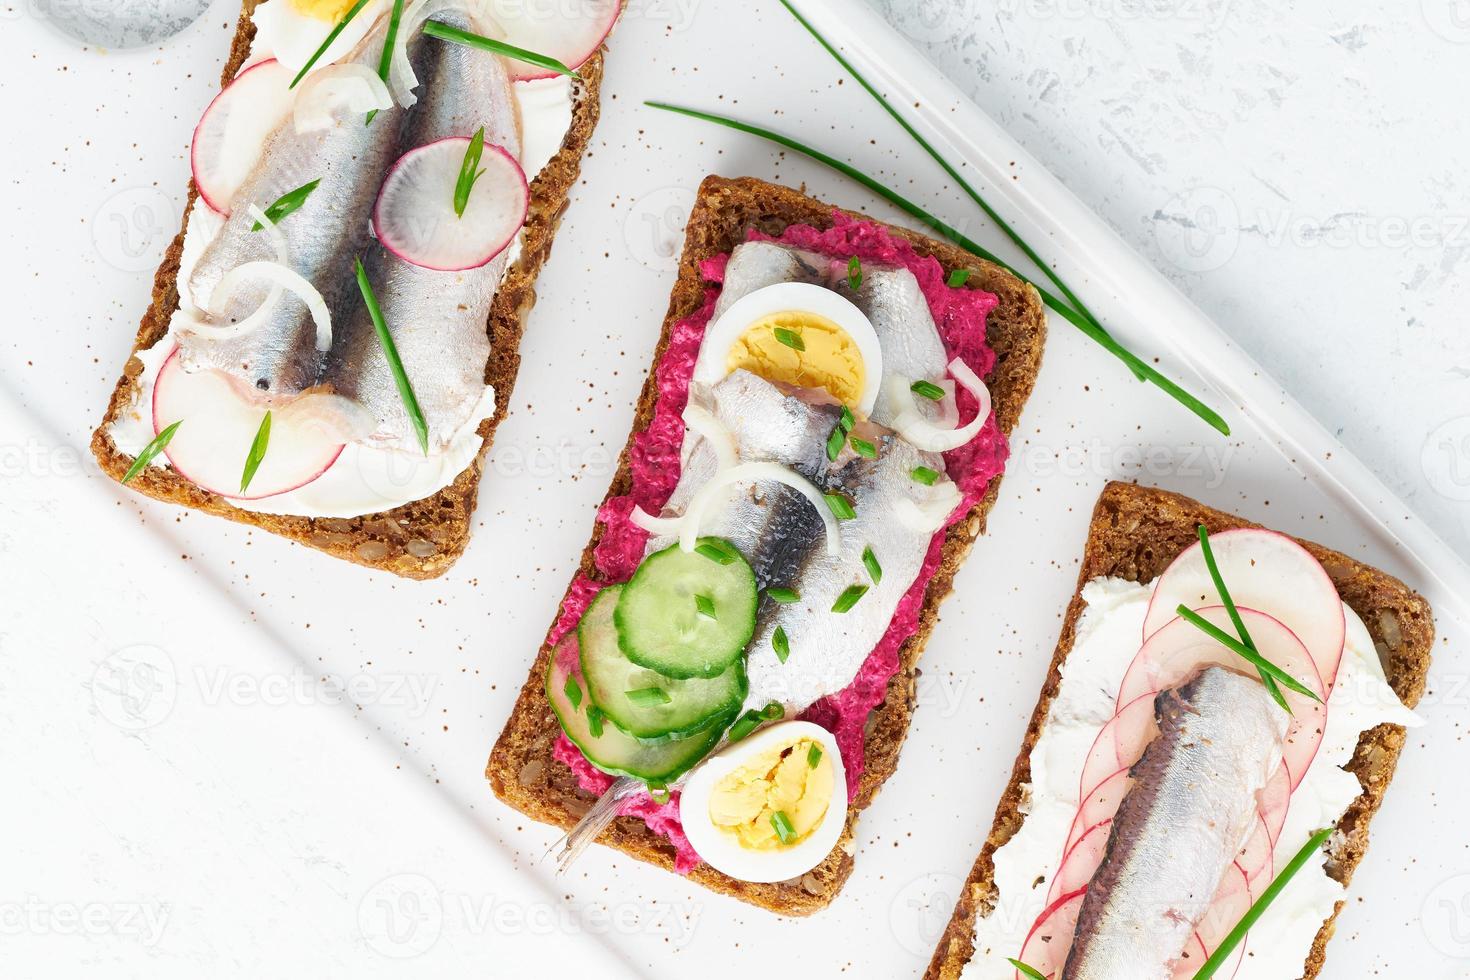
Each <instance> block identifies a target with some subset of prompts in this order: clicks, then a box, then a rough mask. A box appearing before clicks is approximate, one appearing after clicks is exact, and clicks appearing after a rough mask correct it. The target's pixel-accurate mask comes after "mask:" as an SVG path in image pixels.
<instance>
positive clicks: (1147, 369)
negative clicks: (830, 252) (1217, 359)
mask: <svg viewBox="0 0 1470 980" xmlns="http://www.w3.org/2000/svg"><path fill="white" fill-rule="evenodd" d="M643 104H644V105H646V106H648V107H649V108H651V109H661V110H663V111H665V112H673V113H677V114H678V115H681V116H688V117H689V118H691V119H699V120H702V121H704V122H709V123H714V124H715V125H717V126H724V127H726V128H727V129H733V130H737V131H738V132H742V133H749V134H750V135H752V136H758V137H760V138H761V139H764V140H769V141H770V142H772V143H775V144H777V145H778V146H784V147H786V148H787V149H788V150H794V151H795V152H797V153H800V154H802V155H804V156H807V157H810V158H811V159H813V160H816V161H817V162H818V163H821V164H823V165H825V166H827V167H830V168H832V169H833V170H836V171H837V172H838V173H840V174H843V175H844V176H846V177H849V178H851V179H852V180H855V181H857V182H858V183H859V184H862V185H863V186H864V187H866V188H867V189H868V190H870V191H872V192H873V193H874V194H877V195H878V196H879V197H881V198H883V199H884V200H886V201H888V202H889V203H890V204H893V205H894V206H895V207H897V208H898V209H899V210H900V211H903V212H905V213H906V214H908V215H910V216H911V217H913V218H915V219H917V220H918V221H920V222H921V223H923V224H925V225H927V226H928V227H930V228H931V229H933V230H934V231H935V232H937V233H939V234H940V235H941V236H943V237H944V238H946V239H948V240H949V241H951V242H954V243H955V244H956V245H958V246H959V247H960V248H963V249H964V250H965V251H967V252H969V253H971V254H972V255H978V256H979V257H980V258H982V259H985V260H986V261H989V262H993V263H995V264H996V265H998V266H1000V267H1001V268H1003V269H1005V270H1006V271H1007V272H1009V273H1011V274H1012V275H1014V276H1016V277H1017V278H1018V279H1021V280H1022V281H1023V282H1028V283H1031V285H1032V286H1033V288H1035V289H1036V291H1037V293H1038V294H1040V296H1041V301H1042V302H1043V303H1045V304H1046V305H1047V306H1048V307H1050V308H1051V309H1052V310H1053V311H1055V312H1056V314H1057V315H1058V316H1060V317H1061V318H1062V319H1064V320H1066V321H1067V322H1068V323H1070V324H1072V326H1074V327H1076V328H1077V329H1078V330H1080V331H1082V333H1083V334H1085V335H1086V336H1087V337H1088V338H1090V339H1091V340H1092V341H1093V342H1094V343H1096V344H1098V345H1099V346H1100V347H1102V348H1103V349H1104V350H1105V351H1107V352H1108V353H1109V354H1111V355H1113V356H1114V357H1116V358H1117V359H1118V360H1120V361H1122V362H1123V363H1124V364H1125V365H1127V366H1128V368H1129V370H1131V371H1132V372H1133V373H1134V375H1135V376H1137V377H1139V378H1141V379H1143V380H1146V381H1148V382H1150V383H1152V384H1154V385H1157V386H1158V387H1159V388H1160V389H1161V390H1163V391H1164V393H1166V394H1167V395H1168V396H1169V397H1170V398H1173V399H1174V400H1175V401H1177V402H1179V404H1181V405H1183V406H1184V407H1185V408H1186V409H1188V410H1189V411H1191V412H1193V413H1194V414H1195V415H1197V416H1199V417H1200V418H1201V419H1203V420H1204V421H1205V422H1206V423H1207V424H1208V425H1209V426H1210V427H1211V428H1213V429H1215V430H1216V431H1217V432H1219V433H1221V434H1222V435H1227V436H1228V435H1230V425H1229V424H1228V423H1227V422H1226V421H1225V420H1224V419H1223V418H1221V417H1220V414H1219V413H1218V412H1216V411H1215V410H1214V409H1212V408H1210V407H1209V406H1208V405H1206V404H1205V403H1204V402H1202V401H1200V400H1199V399H1198V398H1196V397H1195V396H1194V395H1191V394H1190V393H1189V392H1187V391H1185V390H1184V389H1183V388H1181V387H1179V385H1177V384H1175V383H1174V382H1173V381H1171V380H1169V379H1168V378H1167V377H1165V376H1164V375H1163V374H1161V373H1160V372H1159V370H1158V369H1157V368H1155V367H1154V366H1153V365H1151V364H1149V363H1148V362H1147V361H1145V360H1143V359H1142V358H1140V357H1139V356H1138V355H1137V354H1134V353H1133V352H1132V351H1130V350H1128V348H1126V347H1124V346H1123V345H1122V344H1120V343H1118V341H1117V340H1115V339H1114V338H1113V335H1112V334H1110V333H1108V332H1107V331H1106V330H1105V329H1103V327H1102V326H1101V325H1100V324H1098V323H1096V322H1095V321H1093V320H1091V319H1088V318H1087V317H1085V316H1083V315H1082V314H1081V313H1078V312H1077V310H1075V309H1074V308H1073V307H1071V306H1069V305H1068V304H1067V303H1066V302H1064V301H1063V300H1061V299H1059V298H1058V297H1057V296H1055V295H1054V294H1052V293H1050V292H1048V291H1047V290H1045V289H1042V288H1041V287H1040V286H1037V285H1036V284H1035V283H1034V282H1031V280H1030V278H1029V277H1027V276H1026V275H1024V274H1023V273H1021V272H1020V271H1018V270H1017V269H1015V268H1014V267H1013V266H1011V265H1010V264H1008V263H1007V262H1006V261H1005V260H1004V259H1002V258H1001V257H1000V256H998V255H996V254H995V253H994V252H991V251H990V250H988V249H986V248H985V247H984V246H982V245H980V244H979V243H978V242H976V241H974V240H973V239H971V238H968V237H967V236H965V235H963V234H961V233H960V231H959V229H958V228H955V227H954V226H953V225H950V224H946V223H945V222H943V221H940V220H939V219H938V218H936V217H934V215H932V214H930V213H929V212H928V211H925V210H924V209H923V208H921V207H919V206H918V205H917V204H915V203H914V202H913V201H910V200H909V199H908V198H906V197H904V196H903V195H901V194H899V193H898V192H897V191H894V190H892V189H891V188H889V187H886V186H884V185H883V184H881V183H879V182H878V181H876V180H874V179H873V178H872V177H869V176H868V175H867V174H865V173H863V172H862V171H861V170H858V169H857V168H856V167H853V166H852V165H850V164H847V163H844V162H842V161H841V160H839V159H837V158H836V157H834V156H832V155H831V154H829V153H823V152H822V151H821V150H817V149H813V148H812V147H810V146H806V145H805V144H803V143H801V142H800V141H798V140H794V139H792V138H791V137H789V136H783V135H781V134H780V133H776V132H772V131H771V130H769V129H763V128H761V127H760V126H753V125H751V124H750V123H745V122H741V121H740V120H738V119H731V118H730V117H729V116H721V115H718V114H716V113H712V112H702V111H700V110H698V109H690V108H686V107H684V106H677V105H671V104H669V103H667V102H657V101H653V100H649V101H646V102H644V103H643ZM997 224H998V225H1000V226H1001V227H1002V228H1005V227H1007V226H1006V225H1005V223H1004V222H997ZM1043 268H1045V266H1043Z"/></svg>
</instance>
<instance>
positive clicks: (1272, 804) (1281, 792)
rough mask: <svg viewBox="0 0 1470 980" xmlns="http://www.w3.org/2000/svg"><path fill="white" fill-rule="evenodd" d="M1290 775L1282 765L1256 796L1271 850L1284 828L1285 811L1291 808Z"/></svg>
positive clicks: (1274, 847) (1273, 848)
mask: <svg viewBox="0 0 1470 980" xmlns="http://www.w3.org/2000/svg"><path fill="white" fill-rule="evenodd" d="M1292 789H1293V787H1292V785H1291V773H1290V772H1289V771H1288V770H1287V768H1286V767H1285V766H1284V765H1283V766H1282V767H1281V768H1280V769H1278V770H1276V772H1275V773H1273V774H1272V776H1271V778H1270V779H1269V780H1267V782H1266V785H1265V787H1264V788H1263V789H1262V790H1261V792H1260V793H1259V794H1258V796H1259V801H1260V802H1259V809H1260V813H1261V819H1262V820H1263V821H1265V824H1266V834H1267V836H1268V837H1269V838H1270V840H1271V849H1272V850H1273V851H1274V850H1275V849H1276V842H1277V841H1278V840H1280V839H1281V828H1282V827H1284V826H1286V811H1287V809H1288V808H1289V807H1290V806H1291V791H1292Z"/></svg>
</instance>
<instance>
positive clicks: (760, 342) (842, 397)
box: [277, 0, 883, 415]
mask: <svg viewBox="0 0 1470 980" xmlns="http://www.w3.org/2000/svg"><path fill="white" fill-rule="evenodd" d="M277 2H279V0H277ZM741 368H744V369H745V370H747V371H750V372H751V373H752V374H757V375H759V376H761V377H762V378H765V379H766V380H768V381H778V382H782V383H784V384H789V385H794V386H796V387H798V388H822V389H825V390H826V391H827V393H828V394H830V395H831V396H832V397H833V398H836V399H837V400H838V401H840V402H842V403H843V404H844V405H846V406H848V407H849V408H851V409H852V410H853V411H854V412H857V413H858V414H860V415H867V414H869V413H870V412H872V410H873V403H874V402H875V401H877V399H878V390H879V388H880V387H881V386H882V383H883V351H882V348H881V347H880V346H879V344H878V334H877V332H876V331H875V330H874V329H873V324H872V323H871V322H869V320H868V318H867V317H866V316H864V315H863V311H862V310H860V309H858V308H857V307H856V306H854V305H853V304H852V302H851V301H850V300H848V299H847V298H846V297H844V296H841V295H839V294H837V293H835V292H833V291H832V290H830V289H826V288H824V287H822V286H817V285H814V284H812V283H805V282H781V283H776V284H775V285H772V286H766V287H764V288H762V289H757V290H755V291H754V292H752V293H749V294H747V295H745V296H742V297H741V298H740V299H738V300H736V301H735V302H734V303H731V304H730V307H729V309H727V310H725V312H724V313H722V314H720V316H719V318H718V319H716V320H715V322H714V323H712V324H710V326H709V330H708V331H706V333H705V337H704V343H703V345H702V346H701V347H700V351H699V360H698V361H697V362H696V363H695V366H694V380H695V381H701V382H705V383H707V384H713V383H714V382H716V381H719V380H720V379H721V378H723V377H724V376H725V375H727V374H729V373H730V372H731V371H735V370H739V369H741Z"/></svg>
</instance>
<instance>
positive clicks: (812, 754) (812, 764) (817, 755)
mask: <svg viewBox="0 0 1470 980" xmlns="http://www.w3.org/2000/svg"><path fill="white" fill-rule="evenodd" d="M821 761H822V747H821V746H820V745H818V744H817V743H816V742H813V743H812V746H811V748H809V749H807V750H806V764H807V768H809V769H815V768H817V763H819V762H821Z"/></svg>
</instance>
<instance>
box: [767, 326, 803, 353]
mask: <svg viewBox="0 0 1470 980" xmlns="http://www.w3.org/2000/svg"><path fill="white" fill-rule="evenodd" d="M772 333H774V334H775V335H776V339H777V340H779V341H780V342H781V343H783V344H785V345H786V346H787V347H790V348H791V349H792V350H806V341H804V340H802V339H801V334H799V333H797V332H796V331H795V330H787V329H786V328H785V327H777V328H776V329H775V330H773V331H772Z"/></svg>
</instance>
